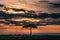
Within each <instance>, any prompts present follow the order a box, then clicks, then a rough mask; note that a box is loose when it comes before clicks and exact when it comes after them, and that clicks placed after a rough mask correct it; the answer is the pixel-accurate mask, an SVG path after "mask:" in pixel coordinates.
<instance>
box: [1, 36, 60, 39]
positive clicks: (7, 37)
mask: <svg viewBox="0 0 60 40" xmlns="http://www.w3.org/2000/svg"><path fill="white" fill-rule="evenodd" d="M2 39H5V40H7V39H8V40H15V39H17V40H41V39H44V40H45V39H50V40H51V39H56V40H58V39H60V37H59V36H27V35H22V36H21V35H0V40H2Z"/></svg>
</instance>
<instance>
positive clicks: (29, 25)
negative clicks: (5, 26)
mask: <svg viewBox="0 0 60 40" xmlns="http://www.w3.org/2000/svg"><path fill="white" fill-rule="evenodd" d="M28 27H30V36H31V35H32V30H31V29H32V28H37V26H36V25H34V24H28V25H24V26H23V28H28Z"/></svg>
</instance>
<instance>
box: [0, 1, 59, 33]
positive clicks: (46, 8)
mask: <svg viewBox="0 0 60 40" xmlns="http://www.w3.org/2000/svg"><path fill="white" fill-rule="evenodd" d="M41 1H48V2H41ZM49 3H52V4H49ZM54 3H55V4H59V5H60V0H0V4H4V5H5V6H6V7H9V8H19V9H20V8H23V9H25V10H34V11H36V12H37V11H39V12H45V13H46V12H47V13H60V6H59V7H55V6H54V5H53V4H54ZM54 7H55V8H54ZM32 20H33V19H32ZM34 20H35V19H34ZM21 28H22V27H21V26H13V25H5V24H0V34H29V33H30V31H29V29H22V30H21ZM17 29H18V30H17ZM12 30H13V31H12ZM16 30H17V32H16ZM32 32H33V34H39V33H60V25H47V26H38V28H37V29H32Z"/></svg>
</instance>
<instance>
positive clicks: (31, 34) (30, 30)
mask: <svg viewBox="0 0 60 40" xmlns="http://www.w3.org/2000/svg"><path fill="white" fill-rule="evenodd" d="M30 36H32V28H31V27H30Z"/></svg>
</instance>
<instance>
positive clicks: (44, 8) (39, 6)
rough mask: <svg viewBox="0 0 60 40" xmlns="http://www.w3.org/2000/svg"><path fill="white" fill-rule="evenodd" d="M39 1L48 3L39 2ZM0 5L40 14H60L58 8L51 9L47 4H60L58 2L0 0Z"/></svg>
mask: <svg viewBox="0 0 60 40" xmlns="http://www.w3.org/2000/svg"><path fill="white" fill-rule="evenodd" d="M39 1H48V2H47V3H46V2H42V3H41V2H39ZM0 3H1V4H4V5H6V6H7V7H12V8H24V9H27V10H34V11H41V12H49V13H54V12H60V7H59V8H53V5H52V4H48V3H57V4H60V0H0Z"/></svg>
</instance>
